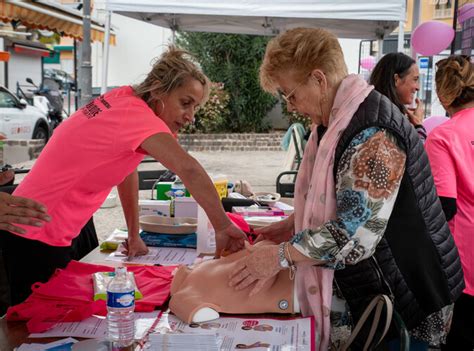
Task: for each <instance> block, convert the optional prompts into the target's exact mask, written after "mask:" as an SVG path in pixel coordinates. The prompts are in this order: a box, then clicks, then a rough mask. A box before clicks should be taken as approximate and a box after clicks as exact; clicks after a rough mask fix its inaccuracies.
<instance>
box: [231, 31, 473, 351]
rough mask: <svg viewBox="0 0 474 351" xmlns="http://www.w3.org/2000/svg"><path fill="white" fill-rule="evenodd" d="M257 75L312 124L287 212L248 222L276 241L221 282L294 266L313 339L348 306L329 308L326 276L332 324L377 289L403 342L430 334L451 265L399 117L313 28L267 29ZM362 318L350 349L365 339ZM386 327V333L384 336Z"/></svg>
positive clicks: (426, 181)
mask: <svg viewBox="0 0 474 351" xmlns="http://www.w3.org/2000/svg"><path fill="white" fill-rule="evenodd" d="M260 78H261V84H262V86H263V88H264V89H265V90H267V91H269V92H272V93H279V94H280V95H281V96H282V97H283V98H284V99H285V100H286V101H287V102H288V106H289V108H290V110H295V111H298V112H299V113H302V114H305V115H307V116H309V117H310V118H311V120H312V122H313V124H314V125H315V127H314V128H313V131H312V133H311V136H310V139H309V141H308V144H307V146H306V149H305V154H304V159H303V162H302V165H301V168H300V171H299V174H298V178H297V181H296V188H295V212H294V215H293V216H291V217H289V218H288V219H286V220H284V221H282V222H279V223H276V224H272V225H270V226H268V227H266V228H263V229H261V230H260V231H259V232H260V234H261V235H262V236H263V237H264V238H266V239H270V240H272V241H274V242H276V243H278V244H279V245H269V246H268V245H267V246H262V247H258V248H255V249H254V250H252V252H251V253H250V255H248V256H246V257H245V258H242V259H241V261H240V262H239V264H238V265H237V267H236V269H235V270H234V272H233V274H232V275H231V277H230V284H231V285H233V286H235V288H236V289H244V288H246V287H248V286H252V289H251V294H254V293H256V292H257V291H258V290H259V289H260V288H261V287H262V286H263V285H265V284H266V283H267V282H268V281H269V280H270V279H272V277H273V276H274V275H275V274H276V273H277V272H279V271H280V270H282V269H285V268H288V267H291V268H290V269H291V270H293V271H294V270H295V268H296V290H297V295H298V301H299V304H300V306H301V310H302V312H303V314H304V315H314V316H315V318H316V327H317V340H318V347H317V349H318V350H326V349H328V348H329V346H330V339H331V337H330V329H331V328H330V316H332V317H334V316H336V315H338V316H339V317H344V316H347V315H348V314H347V313H344V311H343V310H342V309H341V308H339V310H338V313H337V314H336V313H333V314H331V306H332V296H333V283H335V284H334V286H335V287H337V289H336V290H337V291H338V295H339V298H342V299H343V300H345V302H347V306H348V310H349V312H350V316H351V317H352V318H351V319H346V320H345V321H341V320H335V319H334V318H333V323H334V324H333V325H341V323H344V322H347V321H348V320H352V321H353V322H357V321H358V320H359V319H360V318H361V315H362V313H363V311H364V310H365V309H366V307H367V305H368V304H369V302H370V301H371V300H372V298H373V297H374V296H377V295H379V294H383V295H386V296H388V297H389V298H391V299H392V301H393V302H394V307H395V310H396V311H397V312H398V313H399V314H400V315H401V317H402V319H403V320H404V322H405V324H406V326H407V328H408V330H409V332H410V334H411V336H412V340H413V342H414V343H420V344H421V345H422V347H424V348H427V347H428V344H439V343H440V342H441V341H443V339H444V338H445V335H446V330H447V329H448V324H449V320H450V312H451V310H452V306H453V302H454V301H455V300H456V298H457V297H458V296H459V295H460V293H461V292H462V289H463V288H464V283H463V274H462V269H461V263H460V261H459V256H458V252H457V249H456V246H455V244H454V241H453V238H452V236H451V233H450V231H449V227H448V224H447V222H446V220H445V218H444V215H443V212H442V208H441V204H440V202H439V199H438V196H437V194H436V190H435V187H434V183H433V177H432V175H431V171H430V167H429V163H428V158H427V156H426V153H425V150H424V147H423V144H422V142H421V141H420V138H419V137H418V135H417V133H416V131H415V129H414V128H413V127H412V126H411V125H410V122H409V120H408V119H407V118H406V117H405V116H404V115H403V114H402V113H401V111H400V110H399V109H398V108H397V107H396V106H395V105H394V104H393V103H392V102H391V101H390V100H389V99H388V98H387V97H385V96H384V95H382V94H380V93H379V92H377V91H375V90H374V89H373V87H372V86H370V85H368V84H367V83H366V82H365V81H364V80H363V79H361V78H360V77H358V76H356V75H348V74H347V68H346V65H345V63H344V57H343V54H342V50H341V47H340V46H339V43H338V40H337V38H336V37H335V36H334V35H332V34H331V33H329V32H327V31H325V30H323V29H309V28H296V29H292V30H290V31H288V32H285V33H283V34H281V35H279V36H278V37H276V38H274V39H273V40H271V41H270V43H269V44H268V46H267V49H266V53H265V57H264V60H263V64H262V66H261V68H260ZM339 302H340V301H339ZM342 306H344V303H342ZM334 312H336V311H334ZM367 329H368V328H363V329H362V332H361V333H360V334H359V336H358V337H357V338H356V340H355V344H354V345H353V346H352V347H353V348H354V349H359V348H362V345H364V344H365V342H366V340H367V339H368V338H367V335H368V334H369V333H368V331H367ZM332 330H333V331H334V332H336V331H337V330H339V329H338V328H335V327H333V329H332ZM396 338H397V336H396V335H395V334H394V333H392V332H389V334H388V336H387V337H386V338H385V341H384V342H390V340H391V339H396ZM332 341H333V343H337V340H336V333H333V340H332ZM390 345H391V344H390V343H389V346H390ZM336 347H337V348H339V347H340V345H339V346H337V345H336ZM366 347H369V345H366Z"/></svg>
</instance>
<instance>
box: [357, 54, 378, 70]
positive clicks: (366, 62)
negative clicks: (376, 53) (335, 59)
mask: <svg viewBox="0 0 474 351" xmlns="http://www.w3.org/2000/svg"><path fill="white" fill-rule="evenodd" d="M360 66H361V67H362V68H363V69H366V70H367V71H370V70H371V69H372V68H374V67H375V57H373V56H369V57H364V58H363V59H362V60H360Z"/></svg>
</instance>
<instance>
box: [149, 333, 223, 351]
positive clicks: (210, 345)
mask: <svg viewBox="0 0 474 351" xmlns="http://www.w3.org/2000/svg"><path fill="white" fill-rule="evenodd" d="M148 342H149V343H150V346H151V349H152V350H173V351H181V350H182V351H189V350H193V351H219V348H218V346H217V336H216V334H181V333H178V334H151V335H150V337H149V340H148Z"/></svg>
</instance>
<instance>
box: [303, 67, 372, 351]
mask: <svg viewBox="0 0 474 351" xmlns="http://www.w3.org/2000/svg"><path fill="white" fill-rule="evenodd" d="M372 89H373V86H369V85H368V84H367V83H366V82H365V81H364V80H363V79H362V78H360V77H359V76H357V75H354V74H351V75H349V76H347V77H346V78H345V79H344V80H343V81H342V82H341V85H340V86H339V88H338V90H337V93H336V97H335V99H334V105H333V107H332V110H331V115H330V117H329V126H328V130H327V131H326V134H325V135H324V137H323V138H322V139H321V142H320V144H319V147H318V135H317V133H316V128H313V131H312V133H311V136H310V139H309V141H308V144H307V145H306V148H305V150H304V157H303V161H302V163H301V167H300V169H299V172H298V178H297V180H296V186H295V201H294V205H295V233H298V232H300V231H302V230H303V229H308V228H312V229H316V228H318V227H319V226H321V225H322V224H324V223H326V222H327V221H329V220H332V219H335V218H336V188H335V184H334V176H333V174H334V173H333V167H334V153H335V149H336V146H337V143H338V141H339V137H340V136H341V134H342V132H343V131H344V129H346V127H347V125H348V124H349V122H350V121H351V119H352V117H353V115H354V113H355V112H356V111H357V109H358V108H359V105H360V104H361V103H362V102H363V101H364V100H365V98H366V97H367V95H369V93H370V91H371V90H372ZM333 277H334V271H333V270H332V269H327V268H322V267H317V266H313V265H310V264H308V265H299V266H298V269H297V272H296V289H297V294H298V300H299V303H300V306H301V312H302V313H303V315H304V316H307V315H313V316H314V317H315V319H316V330H317V333H316V342H317V348H316V349H317V350H327V349H328V345H329V336H330V320H329V313H330V309H331V300H332V280H333ZM318 345H319V347H318Z"/></svg>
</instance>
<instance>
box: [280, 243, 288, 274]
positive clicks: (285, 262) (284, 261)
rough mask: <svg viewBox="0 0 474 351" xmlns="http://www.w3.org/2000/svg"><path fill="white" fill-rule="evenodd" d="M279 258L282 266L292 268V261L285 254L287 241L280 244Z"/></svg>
mask: <svg viewBox="0 0 474 351" xmlns="http://www.w3.org/2000/svg"><path fill="white" fill-rule="evenodd" d="M278 260H279V262H280V267H282V268H283V269H285V268H290V262H288V260H287V259H286V256H285V243H280V245H278Z"/></svg>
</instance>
